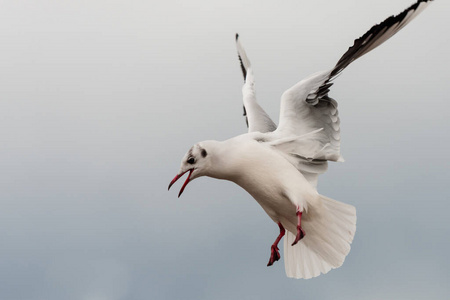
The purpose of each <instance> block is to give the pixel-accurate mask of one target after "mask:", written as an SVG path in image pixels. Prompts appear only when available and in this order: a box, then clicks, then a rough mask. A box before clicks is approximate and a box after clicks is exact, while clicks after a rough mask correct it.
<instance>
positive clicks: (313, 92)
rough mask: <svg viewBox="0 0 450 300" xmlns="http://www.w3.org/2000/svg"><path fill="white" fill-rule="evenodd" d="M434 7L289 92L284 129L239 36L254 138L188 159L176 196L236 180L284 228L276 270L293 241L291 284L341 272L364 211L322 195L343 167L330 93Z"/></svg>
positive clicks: (379, 31) (209, 145) (396, 21)
mask: <svg viewBox="0 0 450 300" xmlns="http://www.w3.org/2000/svg"><path fill="white" fill-rule="evenodd" d="M431 1H432V0H418V1H417V2H416V3H415V4H413V5H411V6H410V7H409V8H407V9H406V10H404V11H403V12H402V13H400V14H398V15H396V16H391V17H389V18H387V19H386V20H385V21H383V22H382V23H380V24H377V25H375V26H373V27H372V28H371V29H370V30H369V31H368V32H367V33H366V34H364V35H363V36H362V37H361V38H359V39H357V40H355V42H354V45H353V46H352V47H350V48H349V49H348V50H347V52H345V53H344V55H343V56H342V57H341V59H340V60H339V61H338V63H337V64H336V65H335V66H334V67H333V68H332V69H330V70H327V71H323V72H318V73H315V74H313V75H311V76H309V77H307V78H305V79H304V80H302V81H300V82H299V83H297V84H295V85H294V86H293V87H291V88H290V89H288V90H287V91H285V92H284V93H283V95H282V97H281V106H280V122H279V124H278V126H277V125H275V123H274V122H273V121H272V120H271V118H270V117H269V115H268V114H267V113H266V112H265V111H264V110H263V108H262V107H261V106H260V105H259V104H258V103H257V102H256V97H255V87H254V78H253V72H252V69H251V65H250V61H249V59H248V57H247V55H246V53H245V51H244V49H243V47H242V45H241V44H240V41H239V39H238V35H236V42H237V49H238V55H239V59H240V62H241V68H242V71H243V74H244V80H245V84H244V87H243V89H242V92H243V103H244V115H245V116H246V118H247V125H248V133H246V134H243V135H239V136H237V137H234V138H231V139H228V140H225V141H221V142H219V141H204V142H200V143H197V144H196V145H194V146H193V147H192V148H191V149H190V150H189V151H188V152H187V153H186V155H185V156H184V158H183V159H182V162H181V167H180V171H179V172H178V174H177V175H176V176H175V178H174V179H173V180H172V182H171V183H170V185H169V189H170V187H171V186H172V184H174V183H175V182H176V181H177V180H178V179H179V178H181V176H183V174H185V173H187V172H189V175H188V177H187V179H186V181H185V183H184V184H183V186H182V188H181V190H180V193H179V195H181V193H182V192H183V191H184V188H185V187H186V185H187V184H188V183H189V182H190V180H193V179H195V178H197V177H200V176H209V177H213V178H218V179H224V180H229V181H232V182H234V183H236V184H237V185H239V186H240V187H242V188H243V189H245V190H246V191H247V192H248V193H249V194H250V195H251V196H252V197H253V198H254V199H255V200H256V201H257V202H258V203H259V204H260V205H261V207H262V208H263V209H264V211H265V212H266V213H267V215H269V217H270V218H271V219H272V220H273V221H274V222H275V223H277V224H278V226H279V228H280V234H279V236H278V237H277V239H276V240H275V242H274V243H273V245H272V246H271V256H270V260H269V263H268V266H270V265H272V264H273V263H274V262H275V261H277V260H279V259H280V254H279V252H278V250H279V249H278V246H277V245H278V242H279V241H280V240H281V238H282V237H283V236H285V235H286V237H285V239H284V261H285V269H286V274H287V276H288V277H294V278H311V277H315V276H318V275H320V274H321V273H323V274H324V273H327V272H328V271H329V270H331V269H333V268H337V267H340V266H341V265H342V264H343V262H344V260H345V257H346V256H347V254H348V253H349V251H350V244H351V243H352V241H353V237H354V235H355V231H356V210H355V208H354V207H353V206H351V205H348V204H345V203H342V202H339V201H336V200H333V199H330V198H328V197H325V196H323V195H320V194H319V193H318V192H317V180H318V176H319V175H320V174H322V173H324V172H325V171H326V170H327V166H328V161H343V158H342V156H341V154H340V140H341V137H340V120H339V115H338V109H337V102H336V101H335V100H334V99H332V98H330V97H329V96H328V92H329V90H330V87H331V86H332V85H333V82H332V81H333V80H334V79H335V78H336V77H337V76H338V75H339V74H340V73H341V72H342V70H344V69H345V68H346V67H347V66H348V65H349V64H350V63H352V62H353V61H354V60H356V59H357V58H359V57H361V56H363V55H364V54H366V53H368V52H369V51H371V50H373V49H375V48H376V47H377V46H379V45H381V44H382V43H383V42H385V41H386V40H387V39H389V38H390V37H392V36H393V35H394V34H396V33H397V32H398V31H399V30H400V29H401V28H403V27H404V26H405V25H406V24H408V23H409V22H410V21H411V20H412V19H413V18H414V17H416V16H417V15H418V14H419V13H420V12H421V11H422V10H423V9H424V8H425V7H426V6H427V5H428V4H429V3H430V2H431ZM286 230H287V233H286Z"/></svg>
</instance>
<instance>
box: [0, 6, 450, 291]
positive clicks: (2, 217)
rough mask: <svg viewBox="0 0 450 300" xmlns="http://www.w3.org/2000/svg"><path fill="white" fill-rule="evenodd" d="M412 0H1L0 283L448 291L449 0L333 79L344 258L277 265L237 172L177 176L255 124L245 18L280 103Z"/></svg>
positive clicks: (266, 225) (269, 89) (51, 287)
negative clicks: (246, 103) (305, 273)
mask: <svg viewBox="0 0 450 300" xmlns="http://www.w3.org/2000/svg"><path fill="white" fill-rule="evenodd" d="M412 3H413V0H401V1H400V0H398V1H391V0H377V1H374V0H370V1H369V0H364V1H362V0H353V1H352V0H340V1H331V0H327V1H325V0H316V1H304V0H296V1H283V2H280V1H264V2H263V1H245V2H244V1H237V0H236V1H235V0H227V1H220V2H217V1H148V0H147V1H92V0H89V1H87V0H86V1H50V0H41V1H17V0H16V1H12V0H10V1H0V41H1V42H0V105H1V107H0V139H1V144H0V170H1V171H0V299H5V300H16V299H17V300H19V299H20V300H22V299H29V300H53V299H55V300H60V299H67V300H71V299H74V300H78V299H80V300H117V299H445V298H447V297H448V295H449V293H450V288H449V285H448V283H449V277H450V271H449V267H450V260H449V259H448V255H449V253H450V242H449V235H450V218H449V213H450V204H449V192H448V190H449V179H450V174H449V167H450V166H449V160H448V159H449V153H450V137H449V136H450V124H449V118H450V113H449V109H450V99H449V96H448V95H449V94H450V82H449V79H450V76H449V67H450V62H449V59H448V55H449V53H450V36H449V34H448V29H449V26H450V22H449V15H450V2H449V1H443V0H438V1H435V2H434V3H433V4H432V5H431V6H430V7H429V8H428V9H427V10H425V11H424V12H423V13H422V14H421V15H420V16H419V17H418V18H417V19H416V20H414V21H413V22H412V23H411V24H409V25H408V26H407V27H406V28H405V29H403V30H402V31H401V32H400V33H399V34H398V35H396V36H395V37H394V38H392V39H391V40H389V41H388V42H387V43H386V44H384V45H383V46H382V47H380V48H378V49H376V50H375V51H373V52H371V53H370V54H368V55H367V56H365V57H363V58H361V59H360V60H358V61H356V62H355V63H354V64H352V65H351V66H350V67H349V68H348V69H346V70H345V71H344V73H343V74H342V76H341V77H340V78H338V79H337V80H336V81H335V86H334V87H333V89H332V91H331V93H330V95H331V96H332V97H333V98H335V99H337V100H338V101H339V104H340V106H339V108H340V116H341V121H342V123H341V125H342V126H341V129H342V154H343V156H344V158H345V159H346V162H345V163H332V164H330V169H329V171H328V173H326V174H325V175H324V176H322V177H321V178H320V182H319V191H320V192H321V193H322V194H324V195H327V196H329V197H332V198H334V199H338V200H341V201H345V202H347V203H351V204H352V205H355V206H356V208H357V213H358V223H357V233H356V237H355V240H354V243H353V245H352V251H351V252H350V254H349V256H348V257H347V259H346V261H345V263H344V265H343V267H341V268H339V269H337V270H333V271H331V272H330V273H328V274H327V275H322V276H320V277H318V278H315V279H311V280H293V279H288V278H286V276H285V273H284V265H283V264H284V263H283V261H280V262H278V263H276V264H275V265H274V266H272V267H270V268H267V267H266V264H267V261H268V259H269V254H270V245H271V243H272V242H273V240H274V239H275V237H276V235H277V233H278V227H277V226H276V224H274V223H273V222H272V221H271V220H270V219H269V218H268V217H267V216H266V215H265V214H264V212H263V210H262V209H261V208H260V207H259V206H258V205H257V203H256V202H255V201H254V200H253V199H252V198H251V197H250V196H249V195H248V194H247V193H246V192H245V191H243V190H241V189H240V188H239V187H238V186H235V185H234V184H231V183H229V182H223V181H217V180H212V179H209V178H200V179H197V180H195V181H194V182H192V183H191V184H190V185H189V186H188V188H187V189H186V191H185V192H184V194H183V196H182V197H181V198H180V199H177V197H176V196H177V193H178V190H179V188H180V186H181V184H177V185H175V186H174V190H173V191H172V190H171V191H170V192H167V185H168V183H169V181H170V180H171V179H172V178H173V176H174V175H175V174H176V172H177V171H178V168H179V163H180V160H181V158H182V156H183V155H184V153H185V152H186V151H187V150H188V149H189V148H190V146H191V145H192V144H194V143H196V142H198V141H201V140H205V139H218V140H223V139H227V138H230V137H233V136H235V135H238V134H241V133H244V132H245V131H246V127H245V122H244V119H243V117H242V104H241V101H242V100H241V86H242V83H243V80H242V75H241V71H240V68H239V65H238V60H237V55H236V50H235V44H234V35H235V33H236V32H239V33H240V35H241V37H242V42H243V44H244V47H245V48H246V50H247V52H248V55H249V57H250V59H251V61H252V63H253V65H254V71H255V76H256V84H257V96H258V99H259V101H260V103H261V104H262V105H263V106H264V107H265V108H266V110H267V111H268V113H269V114H270V115H271V116H272V117H273V119H274V120H275V121H277V119H278V109H279V97H280V95H281V93H282V92H283V91H284V90H285V89H287V88H288V87H290V86H291V85H293V84H294V83H296V82H297V81H299V80H300V79H302V78H303V77H304V76H306V75H309V74H310V73H313V72H316V71H319V70H324V69H327V68H330V67H332V66H333V65H334V64H335V63H336V62H337V60H338V59H339V57H340V56H341V55H342V54H343V53H344V52H345V51H346V50H347V48H348V47H349V46H351V45H352V44H353V40H354V39H355V38H357V37H359V36H361V35H362V34H364V33H365V32H366V30H368V29H369V28H370V27H371V26H372V25H374V24H375V23H378V22H381V21H382V20H384V19H385V18H386V17H388V16H389V15H392V14H397V13H399V12H400V11H402V10H403V9H405V8H406V7H408V6H409V5H410V4H412ZM268 171H270V170H268Z"/></svg>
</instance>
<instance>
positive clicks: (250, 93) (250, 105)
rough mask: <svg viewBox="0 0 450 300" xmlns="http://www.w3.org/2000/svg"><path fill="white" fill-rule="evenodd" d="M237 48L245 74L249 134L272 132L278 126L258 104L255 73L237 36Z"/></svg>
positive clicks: (246, 114)
mask: <svg viewBox="0 0 450 300" xmlns="http://www.w3.org/2000/svg"><path fill="white" fill-rule="evenodd" d="M236 47H237V51H238V56H239V61H240V63H241V69H242V73H243V74H244V82H245V83H244V86H243V87H242V94H243V101H244V116H245V118H246V119H245V120H246V122H247V127H248V132H254V131H259V132H272V131H274V130H275V129H276V128H277V126H276V125H275V123H274V122H273V121H272V120H271V119H270V117H269V115H268V114H267V113H266V112H265V111H264V109H262V107H261V106H260V105H259V104H258V103H257V102H256V97H255V81H254V78H253V71H252V69H251V65H250V60H249V59H248V57H247V54H246V53H245V51H244V48H243V47H242V45H241V43H240V41H239V35H238V34H236Z"/></svg>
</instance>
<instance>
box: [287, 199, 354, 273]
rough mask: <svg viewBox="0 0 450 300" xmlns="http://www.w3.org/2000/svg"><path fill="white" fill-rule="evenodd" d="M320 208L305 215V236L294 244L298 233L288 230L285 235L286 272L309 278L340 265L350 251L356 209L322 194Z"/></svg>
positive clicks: (303, 225)
mask: <svg viewBox="0 0 450 300" xmlns="http://www.w3.org/2000/svg"><path fill="white" fill-rule="evenodd" d="M320 198H321V200H322V201H320V202H321V205H320V207H315V206H310V207H309V208H308V212H307V213H305V214H304V215H303V218H302V228H303V230H304V231H305V233H306V236H305V237H304V238H303V239H302V240H301V241H300V242H299V243H298V244H297V245H295V246H291V244H292V242H293V241H294V240H295V235H294V234H293V233H291V232H289V231H287V232H286V236H285V238H284V263H285V269H286V275H287V276H288V277H292V278H304V279H309V278H312V277H316V276H319V275H320V274H321V273H323V274H325V273H327V272H328V271H330V270H331V269H335V268H339V267H340V266H342V264H343V263H344V260H345V257H346V256H347V254H348V253H349V252H350V244H351V243H352V241H353V237H354V235H355V231H356V209H355V207H353V206H351V205H349V204H345V203H342V202H339V201H336V200H333V199H330V198H328V197H325V196H322V195H320Z"/></svg>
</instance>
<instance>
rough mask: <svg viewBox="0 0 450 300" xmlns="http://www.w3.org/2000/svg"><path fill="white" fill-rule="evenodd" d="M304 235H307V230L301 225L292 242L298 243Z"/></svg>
mask: <svg viewBox="0 0 450 300" xmlns="http://www.w3.org/2000/svg"><path fill="white" fill-rule="evenodd" d="M304 237H305V232H304V231H303V229H302V228H301V227H297V235H296V236H295V240H294V242H293V243H292V246H294V245H295V244H297V243H298V241H300V240H301V239H302V238H304Z"/></svg>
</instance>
